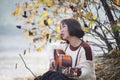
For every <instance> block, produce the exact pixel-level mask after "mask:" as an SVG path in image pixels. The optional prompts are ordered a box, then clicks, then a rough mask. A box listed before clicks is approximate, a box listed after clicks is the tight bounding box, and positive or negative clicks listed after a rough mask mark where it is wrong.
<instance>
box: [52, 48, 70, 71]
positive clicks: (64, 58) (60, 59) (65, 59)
mask: <svg viewBox="0 0 120 80" xmlns="http://www.w3.org/2000/svg"><path fill="white" fill-rule="evenodd" d="M54 60H55V66H53V69H54V70H55V71H59V72H61V70H62V69H63V68H69V67H71V66H72V58H71V56H69V55H66V54H65V53H64V52H63V51H62V50H58V49H55V50H54Z"/></svg>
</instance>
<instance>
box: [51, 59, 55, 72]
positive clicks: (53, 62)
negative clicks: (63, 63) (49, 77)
mask: <svg viewBox="0 0 120 80" xmlns="http://www.w3.org/2000/svg"><path fill="white" fill-rule="evenodd" d="M50 70H53V71H56V63H55V60H54V59H51V60H50Z"/></svg>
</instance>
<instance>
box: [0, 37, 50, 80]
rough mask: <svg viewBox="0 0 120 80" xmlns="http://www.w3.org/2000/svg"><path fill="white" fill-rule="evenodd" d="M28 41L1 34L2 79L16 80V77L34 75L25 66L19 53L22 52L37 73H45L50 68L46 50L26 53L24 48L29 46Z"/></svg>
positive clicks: (0, 79) (0, 63)
mask: <svg viewBox="0 0 120 80" xmlns="http://www.w3.org/2000/svg"><path fill="white" fill-rule="evenodd" d="M28 43H29V42H28V41H27V40H26V41H25V40H24V39H23V37H19V36H18V37H17V36H13V37H12V36H0V80H16V78H21V79H20V80H23V79H22V78H26V77H33V75H32V74H31V72H30V71H29V70H28V69H27V68H26V67H25V65H24V63H23V61H22V59H21V58H20V56H19V54H21V55H22V56H23V58H24V60H25V62H26V64H27V66H28V67H29V68H30V69H31V70H32V72H33V73H34V74H35V75H39V74H43V73H44V72H46V71H47V70H48V64H49V61H48V58H47V57H48V56H47V54H46V52H44V51H43V52H35V51H32V52H30V53H28V52H27V53H26V55H23V50H24V49H25V48H27V47H28V46H29V45H28Z"/></svg>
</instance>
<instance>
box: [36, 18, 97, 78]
mask: <svg viewBox="0 0 120 80" xmlns="http://www.w3.org/2000/svg"><path fill="white" fill-rule="evenodd" d="M60 29H61V33H60V35H61V38H62V41H60V42H59V43H53V44H52V45H51V48H52V50H53V49H61V50H63V51H64V52H65V53H66V55H70V56H71V58H72V65H71V67H69V69H68V68H67V69H66V68H65V69H62V72H59V71H51V70H49V71H48V72H46V73H45V74H43V76H39V77H37V78H35V80H96V76H95V69H94V62H93V53H92V51H91V48H90V46H89V45H88V44H87V43H86V42H84V41H83V40H82V37H83V36H84V32H83V30H82V29H81V25H80V23H79V22H78V21H77V20H75V19H72V18H69V19H64V20H62V21H61V24H60ZM50 63H51V65H50V67H53V64H55V60H54V58H53V55H52V57H51V59H50ZM72 69H74V70H76V71H75V72H72V71H71V70H72ZM68 72H69V73H68ZM68 74H71V75H72V76H71V77H69V76H67V75H68Z"/></svg>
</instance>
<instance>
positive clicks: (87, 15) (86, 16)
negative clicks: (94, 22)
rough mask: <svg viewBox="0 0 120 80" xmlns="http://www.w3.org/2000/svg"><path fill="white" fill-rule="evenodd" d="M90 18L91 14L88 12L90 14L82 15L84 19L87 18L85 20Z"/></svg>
mask: <svg viewBox="0 0 120 80" xmlns="http://www.w3.org/2000/svg"><path fill="white" fill-rule="evenodd" d="M91 16H92V12H91V11H90V12H87V13H86V14H85V15H84V17H85V18H87V19H89V18H90V17H91Z"/></svg>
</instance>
